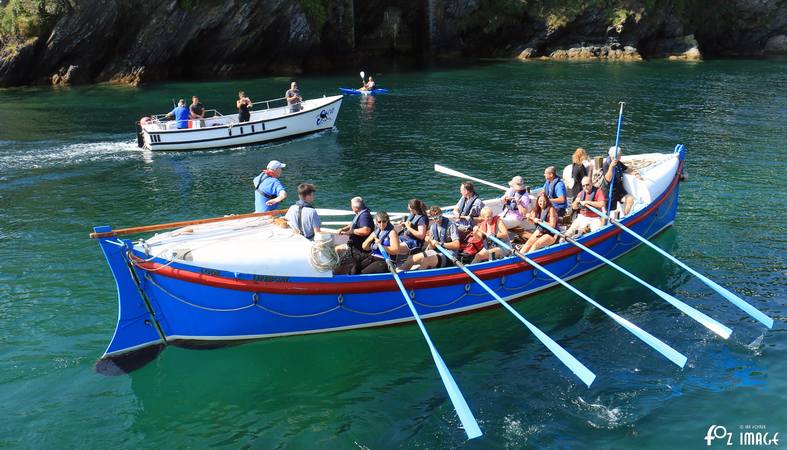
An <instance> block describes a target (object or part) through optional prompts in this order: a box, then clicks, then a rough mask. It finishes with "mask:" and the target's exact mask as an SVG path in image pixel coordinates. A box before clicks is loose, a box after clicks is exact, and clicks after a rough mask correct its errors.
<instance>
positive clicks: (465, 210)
mask: <svg viewBox="0 0 787 450" xmlns="http://www.w3.org/2000/svg"><path fill="white" fill-rule="evenodd" d="M459 193H460V194H461V195H462V197H460V198H459V201H458V202H457V203H456V206H455V207H454V220H455V221H456V226H457V228H458V229H459V235H460V236H461V237H462V241H464V240H465V238H466V237H467V234H468V233H469V232H470V230H472V229H473V227H474V226H475V224H476V220H475V219H476V218H477V217H478V214H479V213H481V209H482V208H483V207H484V202H483V200H481V199H480V198H479V197H478V194H476V193H475V186H474V185H473V182H472V181H463V182H462V184H460V185H459Z"/></svg>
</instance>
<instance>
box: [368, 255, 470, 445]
mask: <svg viewBox="0 0 787 450" xmlns="http://www.w3.org/2000/svg"><path fill="white" fill-rule="evenodd" d="M377 247H378V248H379V249H380V253H382V254H383V257H384V258H385V262H386V263H388V269H389V270H390V271H391V275H393V277H394V280H396V284H397V285H398V286H399V290H400V291H401V292H402V297H404V300H405V301H406V302H407V306H409V307H410V312H411V313H412V314H413V318H414V319H415V321H416V323H418V328H420V329H421V333H422V334H423V335H424V339H425V340H426V344H427V345H428V346H429V351H431V352H432V359H434V363H435V365H436V366H437V372H439V373H440V378H442V380H443V385H445V390H446V391H448V397H450V398H451V403H453V405H454V409H455V410H456V414H457V415H458V416H459V420H460V421H461V422H462V426H463V427H464V429H465V433H467V438H468V439H474V438H477V437H479V436H481V435H482V434H483V433H482V432H481V428H480V427H479V426H478V422H476V420H475V417H473V413H472V411H470V407H469V406H467V401H465V397H464V396H463V395H462V391H460V390H459V386H457V384H456V381H454V377H453V376H451V372H450V371H449V370H448V366H446V365H445V362H444V361H443V358H442V357H441V356H440V353H438V352H437V348H436V347H435V346H434V344H433V343H432V339H431V338H430V337H429V333H427V332H426V327H425V326H424V323H423V322H422V321H421V317H420V316H419V315H418V311H416V309H415V305H414V304H413V301H412V300H411V299H410V294H409V293H408V292H407V289H405V287H404V284H402V279H401V278H399V274H398V273H396V267H394V264H393V262H391V257H390V256H388V252H387V251H386V250H385V247H384V246H383V245H382V243H380V244H378V245H377Z"/></svg>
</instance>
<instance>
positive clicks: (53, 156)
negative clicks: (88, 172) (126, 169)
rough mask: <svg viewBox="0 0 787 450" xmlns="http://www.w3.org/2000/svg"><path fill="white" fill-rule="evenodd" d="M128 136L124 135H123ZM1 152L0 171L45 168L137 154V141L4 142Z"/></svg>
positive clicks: (118, 158) (117, 158)
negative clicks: (76, 142) (75, 142)
mask: <svg viewBox="0 0 787 450" xmlns="http://www.w3.org/2000/svg"><path fill="white" fill-rule="evenodd" d="M124 137H127V135H124ZM4 146H5V147H6V148H7V149H8V151H3V152H0V172H4V173H8V172H10V171H16V170H31V169H46V168H50V167H64V166H73V165H80V164H84V163H89V162H95V161H106V160H115V161H117V160H124V159H128V158H129V156H133V157H135V158H136V157H138V154H139V151H140V150H139V148H138V147H137V143H136V141H133V140H127V141H100V142H86V143H78V144H65V145H64V144H61V143H59V142H55V141H36V142H12V143H8V142H6V143H4Z"/></svg>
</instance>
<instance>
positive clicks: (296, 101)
mask: <svg viewBox="0 0 787 450" xmlns="http://www.w3.org/2000/svg"><path fill="white" fill-rule="evenodd" d="M284 98H285V99H286V100H287V106H289V107H290V112H291V113H294V112H298V111H300V110H301V102H302V101H303V97H301V91H300V89H298V83H296V82H294V81H293V82H292V83H290V88H289V89H288V90H287V92H285V93H284Z"/></svg>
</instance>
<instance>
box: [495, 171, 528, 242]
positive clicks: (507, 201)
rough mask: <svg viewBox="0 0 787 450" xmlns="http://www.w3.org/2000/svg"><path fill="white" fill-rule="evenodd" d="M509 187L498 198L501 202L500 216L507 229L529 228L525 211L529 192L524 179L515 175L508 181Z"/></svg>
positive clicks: (526, 210)
mask: <svg viewBox="0 0 787 450" xmlns="http://www.w3.org/2000/svg"><path fill="white" fill-rule="evenodd" d="M508 186H509V189H508V190H507V191H506V193H505V194H503V197H502V198H501V199H500V200H501V203H502V204H503V213H502V214H501V215H500V217H501V218H502V219H503V223H505V224H506V227H507V228H508V229H511V228H529V227H528V222H527V218H526V216H527V212H528V210H529V209H530V194H528V192H527V186H525V180H524V178H522V177H521V176H519V175H517V176H515V177H514V178H511V181H509V182H508Z"/></svg>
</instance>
